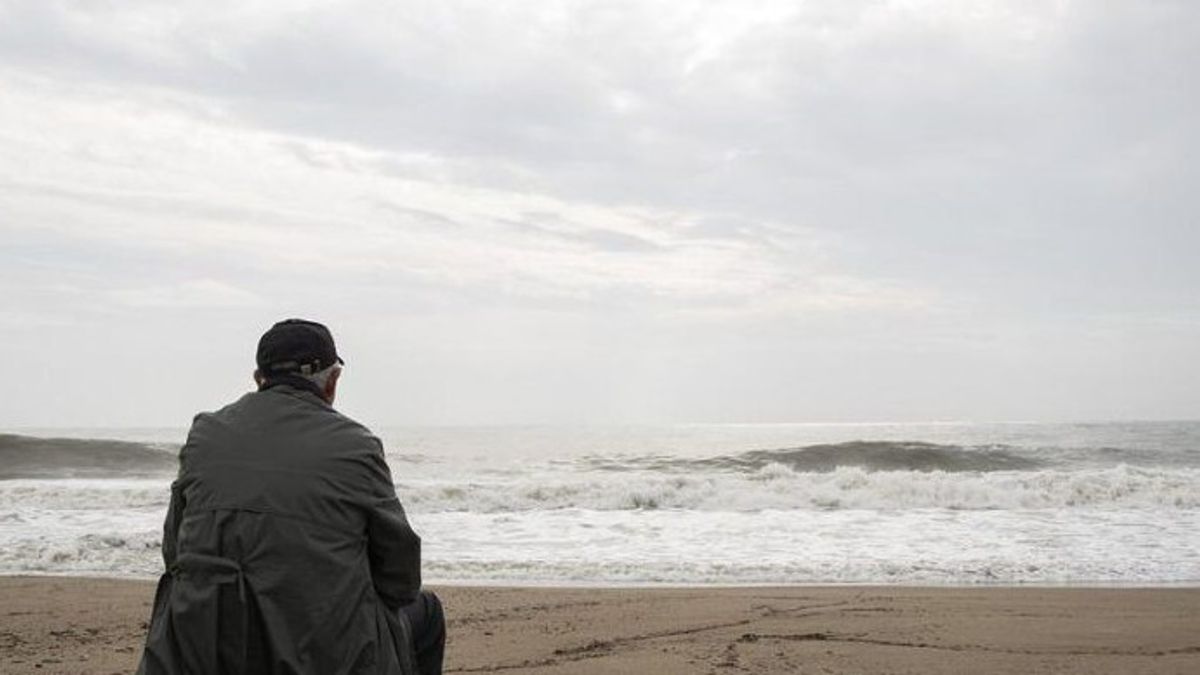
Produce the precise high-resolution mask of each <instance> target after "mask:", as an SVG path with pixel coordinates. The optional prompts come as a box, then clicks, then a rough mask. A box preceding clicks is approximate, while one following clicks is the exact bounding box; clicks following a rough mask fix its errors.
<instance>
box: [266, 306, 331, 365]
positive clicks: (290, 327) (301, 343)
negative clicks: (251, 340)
mask: <svg viewBox="0 0 1200 675" xmlns="http://www.w3.org/2000/svg"><path fill="white" fill-rule="evenodd" d="M257 361H258V370H259V372H260V373H262V375H263V376H264V377H271V376H272V375H282V374H284V373H300V374H302V375H310V374H312V373H315V372H317V371H320V370H324V369H326V368H328V367H329V366H332V365H333V364H335V363H345V361H343V360H342V358H341V357H340V356H338V353H337V348H336V347H334V346H333V335H332V334H331V333H330V332H329V329H328V328H326V327H325V326H323V325H321V324H319V323H317V322H316V321H305V320H304V319H288V320H286V321H280V322H279V323H277V324H275V325H274V326H271V329H270V330H268V331H267V332H266V333H263V336H262V337H261V338H259V340H258V356H257Z"/></svg>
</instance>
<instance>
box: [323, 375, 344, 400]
mask: <svg viewBox="0 0 1200 675" xmlns="http://www.w3.org/2000/svg"><path fill="white" fill-rule="evenodd" d="M341 376H342V369H341V368H334V369H333V372H332V373H330V374H329V379H328V380H327V381H326V382H325V400H326V401H329V404H330V405H333V399H334V398H335V397H337V383H338V378H339V377H341Z"/></svg>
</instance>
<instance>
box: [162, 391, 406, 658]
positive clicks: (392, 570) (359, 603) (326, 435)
mask: <svg viewBox="0 0 1200 675" xmlns="http://www.w3.org/2000/svg"><path fill="white" fill-rule="evenodd" d="M419 545H420V540H419V538H418V537H417V536H416V534H414V533H413V531H412V529H411V528H410V527H409V526H408V523H407V521H406V519H405V517H404V512H403V510H402V509H401V507H400V503H399V501H398V500H397V499H396V495H395V492H394V489H393V487H392V483H391V476H390V473H389V471H388V468H387V464H386V463H385V462H384V458H383V450H382V447H381V445H380V443H379V441H378V439H376V438H375V437H374V436H373V435H371V434H370V433H369V432H368V431H367V430H366V429H365V428H364V427H362V426H361V425H360V424H358V423H356V422H354V421H353V420H350V419H349V418H347V417H344V416H343V415H341V414H339V413H337V412H336V411H335V410H333V408H332V407H330V406H329V405H328V404H327V403H326V402H325V401H324V400H322V399H321V398H320V397H318V396H317V395H316V394H315V393H313V392H312V391H309V390H307V389H305V388H303V387H293V386H288V385H278V386H272V387H270V388H267V389H265V390H263V391H258V392H254V393H251V394H247V395H245V396H244V397H242V398H241V399H240V400H238V401H237V402H235V403H233V404H231V405H229V406H226V407H225V408H223V409H221V410H219V411H217V412H215V413H211V414H201V415H198V416H197V417H196V420H195V422H194V423H193V426H192V429H191V432H190V433H189V436H188V440H187V443H186V444H185V445H184V447H183V450H182V451H181V453H180V473H179V478H178V480H177V481H176V482H175V484H174V485H173V486H172V504H171V510H170V512H169V514H168V517H167V523H166V526H165V528H164V542H163V555H164V560H165V562H166V565H167V569H168V573H169V576H166V575H165V576H164V585H165V586H166V588H163V586H160V593H159V597H158V598H156V601H155V612H154V619H155V621H154V622H153V623H154V625H152V627H151V633H150V636H149V639H148V643H147V655H146V658H145V659H144V660H143V671H144V672H147V673H153V672H178V671H179V669H178V666H179V665H180V664H183V665H184V667H183V668H182V670H184V671H188V672H263V673H267V672H279V673H285V672H286V673H293V672H294V673H354V672H371V673H392V672H401V668H402V665H401V664H402V661H403V659H404V658H405V656H406V654H405V650H404V648H403V645H404V644H406V640H407V639H408V638H407V636H405V635H404V630H405V626H404V625H403V622H399V621H397V618H396V617H397V614H396V611H395V610H396V609H397V608H398V607H399V606H401V605H403V604H405V603H408V602H410V601H411V600H413V599H414V598H415V597H416V595H417V592H418V591H419V589H420V584H421V582H420V549H419Z"/></svg>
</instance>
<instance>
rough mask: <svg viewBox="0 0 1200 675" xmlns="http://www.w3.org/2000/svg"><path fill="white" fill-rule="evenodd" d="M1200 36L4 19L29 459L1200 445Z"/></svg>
mask: <svg viewBox="0 0 1200 675" xmlns="http://www.w3.org/2000/svg"><path fill="white" fill-rule="evenodd" d="M1198 64H1200V3H1195V2H1191V1H1190V0H1180V1H1178V2H1172V1H1169V0H1161V1H1159V0H1130V1H1128V2H1102V1H1100V0H1095V1H1086V0H1084V1H1070V0H1057V1H1054V0H1029V1H1027V2H1021V1H1016V0H1013V1H1008V2H999V1H997V2H984V1H976V0H944V1H940V2H939V1H933V0H904V1H901V0H894V1H871V2H866V1H864V2H857V1H851V0H822V1H808V2H803V1H799V0H792V1H790V2H750V1H748V0H737V1H734V2H714V1H711V0H697V1H691V0H664V1H648V0H638V1H633V0H630V1H627V2H590V1H561V0H558V1H546V2H458V1H447V0H430V1H428V2H423V1H422V2H416V1H411V0H410V1H406V2H386V1H383V0H379V1H369V0H368V1H358V0H347V1H338V0H334V1H312V0H308V1H304V2H299V1H296V0H288V1H286V2H283V1H280V2H264V1H249V0H236V1H233V2H223V1H221V2H218V1H215V0H197V1H195V2H164V1H163V0H148V1H144V2H140V1H134V0H125V1H122V2H83V1H79V2H70V1H66V0H28V1H10V0H0V236H2V240H0V242H2V247H0V298H2V300H0V349H2V352H3V355H4V363H5V365H4V370H5V372H6V378H5V379H6V382H7V384H6V385H5V387H4V390H5V392H6V393H5V394H4V395H3V405H0V426H2V427H10V428H11V427H17V426H94V425H117V426H123V425H166V426H183V425H186V424H187V423H188V422H189V421H190V419H191V416H192V414H194V413H195V412H197V411H199V410H206V409H213V408H216V407H219V406H220V405H222V404H224V403H226V402H228V401H229V400H231V399H232V398H234V397H236V396H237V395H239V394H240V393H241V392H243V391H246V390H247V389H248V388H249V386H250V372H251V370H252V369H253V366H254V363H253V354H254V345H255V342H256V341H257V339H258V336H259V335H260V334H261V333H262V332H263V331H264V330H265V329H266V328H267V327H269V326H270V324H271V323H273V322H274V321H276V320H278V319H281V318H285V317H289V316H301V317H306V318H312V319H317V320H320V321H323V322H325V323H327V324H328V325H329V326H330V327H331V328H332V330H333V331H334V334H335V336H336V338H337V339H338V343H339V347H340V351H341V352H342V353H343V355H344V357H345V358H346V360H347V362H348V366H347V370H346V373H345V374H344V377H343V380H342V389H341V392H340V397H341V398H340V400H339V403H340V407H342V409H343V410H345V411H347V412H349V413H350V414H352V415H354V416H356V417H359V418H360V419H362V420H363V421H366V422H368V423H370V424H375V425H390V424H454V423H467V424H470V423H581V422H588V423H642V422H787V421H797V422H805V421H883V420H889V421H895V420H899V421H923V420H1031V419H1032V420H1078V419H1146V418H1150V419H1164V418H1195V417H1197V410H1198V409H1200V292H1198V290H1200V264H1197V257H1198V254H1200V222H1198V217H1197V216H1198V214H1200V208H1198V207H1200V197H1198V196H1197V194H1196V191H1197V189H1198V187H1200V168H1198V167H1200V161H1198V157H1200V133H1198V132H1200V122H1198V121H1197V120H1200V105H1198V104H1200V77H1198V76H1197V66H1198Z"/></svg>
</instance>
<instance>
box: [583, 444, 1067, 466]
mask: <svg viewBox="0 0 1200 675" xmlns="http://www.w3.org/2000/svg"><path fill="white" fill-rule="evenodd" d="M587 461H588V463H590V464H591V465H592V467H593V468H597V469H603V470H608V471H624V470H631V469H634V470H642V469H650V470H656V471H695V470H725V471H742V472H746V471H758V470H761V469H763V468H764V467H767V466H770V465H775V464H777V465H781V466H785V467H787V468H789V469H793V470H795V471H834V470H836V469H839V468H843V467H859V468H862V469H867V470H871V471H951V472H960V471H1020V470H1029V469H1037V468H1040V467H1042V466H1045V465H1046V460H1044V459H1042V458H1039V457H1034V456H1032V455H1030V454H1027V453H1023V452H1021V451H1019V450H1017V449H1016V448H1011V447H1008V446H1003V445H988V446H956V445H939V444H936V443H923V442H918V441H851V442H848V443H833V444H821V445H809V446H805V447H800V448H783V449H778V450H751V451H749V452H743V453H740V454H736V455H722V456H717V457H710V458H706V459H681V458H676V457H642V458H631V459H620V460H614V459H610V458H598V457H593V458H590V459H588V460H587Z"/></svg>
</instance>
